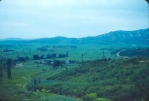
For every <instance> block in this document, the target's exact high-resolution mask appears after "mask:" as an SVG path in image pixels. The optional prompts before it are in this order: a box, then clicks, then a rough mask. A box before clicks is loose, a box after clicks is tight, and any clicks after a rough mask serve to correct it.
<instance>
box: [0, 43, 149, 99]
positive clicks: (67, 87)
mask: <svg viewBox="0 0 149 101" xmlns="http://www.w3.org/2000/svg"><path fill="white" fill-rule="evenodd" d="M0 46H1V47H0V79H1V81H0V100H4V101H14V100H19V101H127V100H130V101H140V100H144V99H145V98H147V96H149V95H148V94H149V92H148V91H149V85H148V82H149V77H148V74H149V68H148V67H149V60H148V57H146V55H144V54H143V51H144V49H145V48H141V53H142V54H143V55H141V56H144V57H141V56H140V55H137V56H140V57H131V58H129V57H127V58H123V57H121V56H118V55H117V54H118V52H120V51H121V50H122V49H127V51H123V52H128V53H129V55H132V53H134V52H135V54H139V53H138V51H137V52H136V50H135V49H133V50H132V51H131V49H130V50H129V48H128V47H129V46H127V45H126V46H124V47H125V48H124V47H121V48H117V47H120V45H114V46H113V47H111V46H109V45H99V44H83V45H81V44H79V45H78V44H75V45H54V44H51V45H47V44H40V43H38V44H37V43H36V44H35V43H34V44H32V45H30V44H24V45H21V44H18V45H7V44H5V45H0ZM137 49H139V48H137ZM10 50H11V51H10ZM121 54H122V52H121ZM121 54H119V55H121ZM125 54H127V53H125ZM124 56H125V55H124ZM133 56H134V55H133ZM1 57H2V58H1ZM8 58H11V59H12V61H11V64H10V63H9V62H10V61H7V60H8ZM8 67H9V68H8ZM8 78H9V79H10V80H8Z"/></svg>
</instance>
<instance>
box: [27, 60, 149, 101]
mask: <svg viewBox="0 0 149 101" xmlns="http://www.w3.org/2000/svg"><path fill="white" fill-rule="evenodd" d="M148 74H149V60H147V59H145V58H129V59H119V60H111V59H102V60H94V61H84V62H82V63H80V64H79V66H78V67H75V68H66V69H65V70H63V71H62V72H60V73H58V74H55V75H54V76H50V77H48V78H47V81H56V82H53V83H51V84H50V85H49V84H45V83H41V84H38V85H36V86H33V85H28V86H27V88H28V90H37V89H39V90H41V89H42V88H46V89H47V90H51V92H54V93H57V94H62V95H67V96H75V97H81V98H83V100H84V101H96V100H97V99H100V98H106V99H110V100H112V101H140V100H141V99H146V98H147V97H148V96H149V95H148V94H149V85H148V82H149V76H148ZM93 99H94V100H93ZM95 99H96V100H95ZM110 100H107V101H110ZM97 101H98V100H97ZM99 101H100V100H99Z"/></svg>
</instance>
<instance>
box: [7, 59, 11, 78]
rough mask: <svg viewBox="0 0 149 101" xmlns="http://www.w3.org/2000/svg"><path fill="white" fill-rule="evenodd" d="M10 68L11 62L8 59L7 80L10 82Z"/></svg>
mask: <svg viewBox="0 0 149 101" xmlns="http://www.w3.org/2000/svg"><path fill="white" fill-rule="evenodd" d="M11 66H12V60H11V59H8V60H7V77H8V79H9V80H10V79H11V80H12V77H11Z"/></svg>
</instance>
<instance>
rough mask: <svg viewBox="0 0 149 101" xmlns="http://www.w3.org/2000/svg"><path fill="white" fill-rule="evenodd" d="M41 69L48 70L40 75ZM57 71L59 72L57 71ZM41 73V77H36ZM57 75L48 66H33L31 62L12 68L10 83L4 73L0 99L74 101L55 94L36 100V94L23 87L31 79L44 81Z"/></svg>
mask: <svg viewBox="0 0 149 101" xmlns="http://www.w3.org/2000/svg"><path fill="white" fill-rule="evenodd" d="M42 68H45V69H47V70H48V72H46V73H42ZM58 71H59V70H58ZM40 73H42V74H43V75H42V76H41V75H38V74H40ZM52 73H57V71H55V70H52V69H51V68H49V67H48V66H45V65H40V66H39V67H38V66H37V64H34V63H33V61H28V62H25V63H23V66H22V67H19V68H13V69H12V81H11V80H8V79H7V74H6V72H4V77H3V83H0V99H2V100H6V101H14V100H19V101H21V100H23V99H32V100H36V101H40V100H42V99H47V98H48V99H49V100H50V101H74V98H70V97H65V96H60V95H56V94H52V95H51V93H49V94H44V93H42V94H41V96H40V97H39V98H38V100H37V98H36V94H35V93H36V92H35V91H34V92H33V91H27V90H26V88H25V86H26V85H27V83H28V82H29V81H30V80H31V79H32V78H38V77H40V78H41V79H45V77H47V75H48V76H49V74H51V75H53V74H52Z"/></svg>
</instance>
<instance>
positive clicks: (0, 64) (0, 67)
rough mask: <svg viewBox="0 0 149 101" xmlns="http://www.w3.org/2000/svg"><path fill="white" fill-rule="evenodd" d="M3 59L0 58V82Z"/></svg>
mask: <svg viewBox="0 0 149 101" xmlns="http://www.w3.org/2000/svg"><path fill="white" fill-rule="evenodd" d="M2 61H3V60H2V59H1V60H0V78H1V82H2V80H3V79H2V77H3V62H2Z"/></svg>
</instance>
